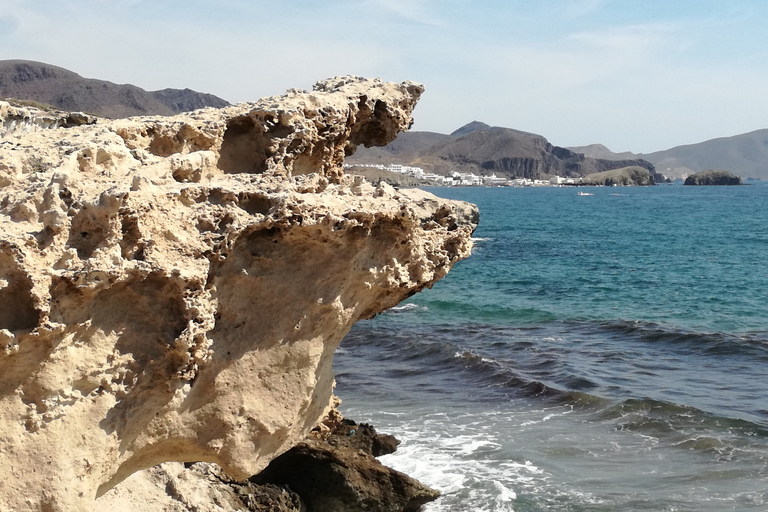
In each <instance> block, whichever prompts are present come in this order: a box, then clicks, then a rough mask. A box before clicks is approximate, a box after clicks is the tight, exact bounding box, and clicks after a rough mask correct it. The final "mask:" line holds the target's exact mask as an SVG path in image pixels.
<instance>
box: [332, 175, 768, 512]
mask: <svg viewBox="0 0 768 512" xmlns="http://www.w3.org/2000/svg"><path fill="white" fill-rule="evenodd" d="M751 183H753V184H751V185H744V186H732V187H719V186H699V187H696V186H683V185H681V184H671V185H658V186H654V187H598V188H590V189H588V191H589V192H590V193H592V194H594V195H591V196H582V195H578V194H577V190H580V191H583V190H584V189H582V188H579V189H574V188H553V187H541V188H470V187H467V188H431V189H428V190H429V191H430V192H432V193H434V194H435V195H438V196H441V197H445V198H450V199H460V200H464V201H469V202H472V203H475V204H477V205H478V206H479V208H480V224H479V226H478V228H477V230H476V231H475V233H474V235H473V236H474V240H475V247H474V250H473V254H472V256H471V257H470V258H468V259H467V260H464V261H461V262H459V263H458V264H457V265H456V266H455V267H454V269H453V270H452V271H451V272H450V273H449V274H448V276H446V277H445V278H444V279H443V280H442V281H440V282H438V283H436V284H435V285H434V287H433V288H432V289H429V290H425V291H423V292H420V293H418V294H416V295H415V296H413V297H412V298H411V299H409V300H407V301H406V302H404V303H402V304H400V305H398V306H396V307H394V308H392V309H390V310H388V311H386V312H384V313H382V314H380V315H378V316H377V317H375V318H373V319H371V320H367V321H362V322H358V323H357V324H356V325H355V326H354V328H353V329H352V331H351V332H350V333H349V334H348V335H347V337H346V338H345V339H344V341H343V342H342V344H341V347H340V349H339V352H338V353H337V355H336V359H335V363H334V367H335V372H336V379H337V388H336V393H337V395H338V396H339V397H341V399H342V400H343V403H342V406H341V410H342V413H343V414H344V415H345V416H347V417H349V418H352V419H354V420H356V421H358V422H367V423H371V424H373V425H374V426H375V427H376V428H377V430H378V431H379V432H382V433H389V434H393V435H395V436H396V437H398V438H399V439H400V440H401V445H400V447H399V449H398V451H397V452H396V453H394V454H392V455H387V456H384V457H381V460H382V462H383V463H385V464H387V465H389V466H390V467H393V468H395V469H397V470H400V471H403V472H405V473H407V474H409V475H411V476H413V477H415V478H417V479H419V480H421V481H422V482H424V483H425V484H427V485H429V486H431V487H433V488H436V489H438V490H440V491H441V492H442V497H441V498H440V499H439V500H438V501H436V502H433V503H431V504H429V505H427V506H426V507H425V509H424V510H426V511H429V512H437V511H440V512H443V511H472V512H475V511H498V512H512V511H514V512H528V511H549V512H553V511H568V512H579V511H606V512H607V511H610V512H613V511H691V512H704V511H712V512H722V511H761V512H766V511H768V183H764V182H751Z"/></svg>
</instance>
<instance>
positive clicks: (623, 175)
mask: <svg viewBox="0 0 768 512" xmlns="http://www.w3.org/2000/svg"><path fill="white" fill-rule="evenodd" d="M581 183H582V185H603V186H607V187H612V186H614V185H616V186H633V185H634V186H647V185H655V184H656V181H655V180H654V179H653V175H652V174H651V172H650V171H649V170H648V169H645V168H643V167H639V166H629V167H622V168H621V169H613V170H610V171H603V172H597V173H594V174H589V175H587V176H585V177H584V179H582V180H581Z"/></svg>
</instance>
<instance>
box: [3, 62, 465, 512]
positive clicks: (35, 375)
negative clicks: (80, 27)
mask: <svg viewBox="0 0 768 512" xmlns="http://www.w3.org/2000/svg"><path fill="white" fill-rule="evenodd" d="M422 90H423V88H422V87H421V86H420V85H418V84H415V83H412V82H404V83H402V84H395V83H383V82H381V81H378V80H367V79H361V78H354V77H337V78H334V79H330V80H326V81H322V82H319V83H318V84H316V85H315V87H314V90H313V91H310V92H306V91H299V90H291V91H289V92H288V93H287V94H285V95H282V96H279V97H270V98H265V99H262V100H260V101H259V102H257V103H249V104H241V105H236V106H231V107H226V108H223V109H204V110H200V111H195V112H192V113H189V114H181V115H178V116H174V117H169V118H131V119H126V120H117V121H104V120H100V121H99V122H97V123H96V124H93V125H81V126H74V127H70V128H63V127H59V126H58V125H57V124H56V123H53V124H51V125H49V126H48V128H49V129H43V128H46V126H43V125H41V124H40V123H37V122H35V119H36V113H35V112H33V111H31V110H30V111H23V110H24V109H20V108H18V107H11V106H9V105H7V104H2V103H0V109H3V112H4V115H6V116H7V115H10V114H12V115H14V116H15V118H16V119H18V118H21V119H28V121H25V122H23V123H16V124H14V125H13V126H11V124H13V123H4V126H5V131H6V132H7V133H6V134H5V135H4V138H3V139H1V140H0V187H1V188H0V476H1V477H2V482H3V485H2V486H0V509H1V510H15V511H23V510H45V511H65V510H66V511H71V510H92V509H93V507H94V499H95V498H96V497H97V496H99V495H101V494H103V493H104V492H106V491H107V490H109V489H110V488H112V487H113V486H114V485H115V484H117V483H118V482H120V481H122V480H123V479H125V478H127V477H128V476H129V475H131V474H132V473H134V472H136V471H138V470H141V469H144V468H149V467H152V466H155V465H157V464H160V463H163V462H168V461H175V462H185V461H207V462H215V463H216V464H218V465H219V466H221V467H222V468H223V470H224V471H225V472H226V473H227V474H228V475H229V476H230V477H232V478H234V479H238V480H242V479H245V478H247V477H249V476H251V475H254V474H256V473H258V472H259V471H261V470H262V469H263V468H264V467H266V466H267V464H268V463H269V462H270V461H271V460H272V459H274V458H275V457H276V456H278V455H279V454H281V453H283V452H285V451H286V450H288V449H289V448H291V447H292V446H294V445H296V444H297V443H298V442H299V441H301V440H303V439H304V438H305V436H306V435H307V433H308V432H309V431H310V429H312V428H313V427H314V426H315V425H316V424H317V423H318V421H319V420H320V418H322V417H323V416H324V415H326V414H327V412H328V409H329V407H330V405H331V404H332V399H333V394H332V389H333V384H334V377H333V372H332V364H331V363H332V356H333V351H334V349H335V348H336V346H337V345H338V343H339V342H340V341H341V339H342V337H343V336H344V335H345V334H346V333H347V332H348V330H349V328H350V327H351V326H352V324H353V323H354V322H355V321H357V320H358V319H361V318H368V317H371V316H373V315H375V314H376V313H378V312H380V311H382V310H384V309H386V308H388V307H391V306H393V305H395V304H397V303H398V302H400V301H401V300H403V299H404V298H406V297H407V296H409V295H411V294H413V293H415V292H416V291H418V290H420V289H422V288H424V287H426V286H430V285H431V284H432V283H433V282H434V281H435V280H437V279H440V278H441V277H442V276H444V275H445V274H446V273H447V272H448V270H449V269H450V267H451V266H452V265H453V264H454V263H455V262H456V261H458V260H459V259H461V258H463V257H466V256H468V255H469V252H470V249H471V241H470V234H471V231H472V230H473V229H474V226H475V224H476V222H477V210H476V208H475V207H473V206H471V205H468V204H465V203H459V202H453V201H447V200H442V199H438V198H436V197H434V196H432V195H430V194H428V193H425V192H422V191H418V190H410V191H397V190H395V189H393V188H391V187H389V186H388V185H386V184H381V185H379V186H377V187H373V186H372V185H370V184H368V183H367V182H365V181H364V180H362V179H360V178H352V177H347V176H344V175H343V172H342V162H343V159H344V156H345V154H351V153H352V152H353V151H354V149H355V147H356V146H357V145H359V144H365V145H372V144H386V143H387V142H389V141H390V140H392V139H393V138H394V137H395V136H396V134H397V132H398V131H401V130H404V129H407V128H408V127H409V126H410V124H411V122H412V120H411V111H412V109H413V107H414V105H415V103H416V101H417V99H418V97H419V95H420V94H421V92H422Z"/></svg>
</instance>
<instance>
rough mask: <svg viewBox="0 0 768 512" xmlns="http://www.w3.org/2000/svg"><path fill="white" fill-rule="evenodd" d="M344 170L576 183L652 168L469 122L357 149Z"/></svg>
mask: <svg viewBox="0 0 768 512" xmlns="http://www.w3.org/2000/svg"><path fill="white" fill-rule="evenodd" d="M347 163H349V164H389V163H398V164H405V165H413V166H417V167H421V168H423V169H424V170H425V171H427V172H434V173H437V174H442V175H450V174H451V173H453V172H460V173H474V174H477V175H490V174H491V173H495V174H496V175H497V176H504V177H507V178H510V179H514V178H525V179H531V180H534V179H536V180H537V179H545V178H546V179H548V178H549V177H550V176H552V175H557V176H562V177H580V176H586V175H588V174H593V173H597V172H602V171H608V170H611V169H619V168H622V167H628V166H638V167H644V168H646V169H648V170H649V171H650V172H655V170H654V167H653V165H652V164H651V163H650V162H647V161H645V160H642V159H639V158H635V159H626V160H614V159H611V160H608V159H601V158H591V157H588V156H585V155H583V154H581V153H577V152H575V151H571V150H569V149H566V148H562V147H559V146H555V145H553V144H551V143H550V142H549V141H548V140H547V139H546V138H544V137H542V136H541V135H536V134H533V133H528V132H524V131H520V130H513V129H511V128H503V127H499V126H489V125H487V124H485V123H481V122H477V121H473V122H471V123H469V124H467V125H465V126H462V127H461V128H459V129H458V130H456V131H454V132H453V133H451V134H450V135H444V134H438V133H431V132H407V133H404V134H402V135H401V136H400V137H398V138H397V139H396V140H395V141H393V142H392V143H390V144H388V145H387V146H384V147H372V148H366V149H362V150H361V151H359V152H358V153H356V154H355V155H354V156H353V157H352V158H350V160H349V161H348V162H347Z"/></svg>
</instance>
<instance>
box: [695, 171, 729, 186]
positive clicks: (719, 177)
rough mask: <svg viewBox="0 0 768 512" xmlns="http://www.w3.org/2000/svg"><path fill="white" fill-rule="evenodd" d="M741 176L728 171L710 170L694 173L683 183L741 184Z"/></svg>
mask: <svg viewBox="0 0 768 512" xmlns="http://www.w3.org/2000/svg"><path fill="white" fill-rule="evenodd" d="M741 184H742V183H741V178H740V177H738V176H736V175H735V174H733V173H731V172H728V171H721V170H709V171H702V172H697V173H693V174H691V175H690V176H688V177H687V178H685V182H684V183H683V185H741Z"/></svg>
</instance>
